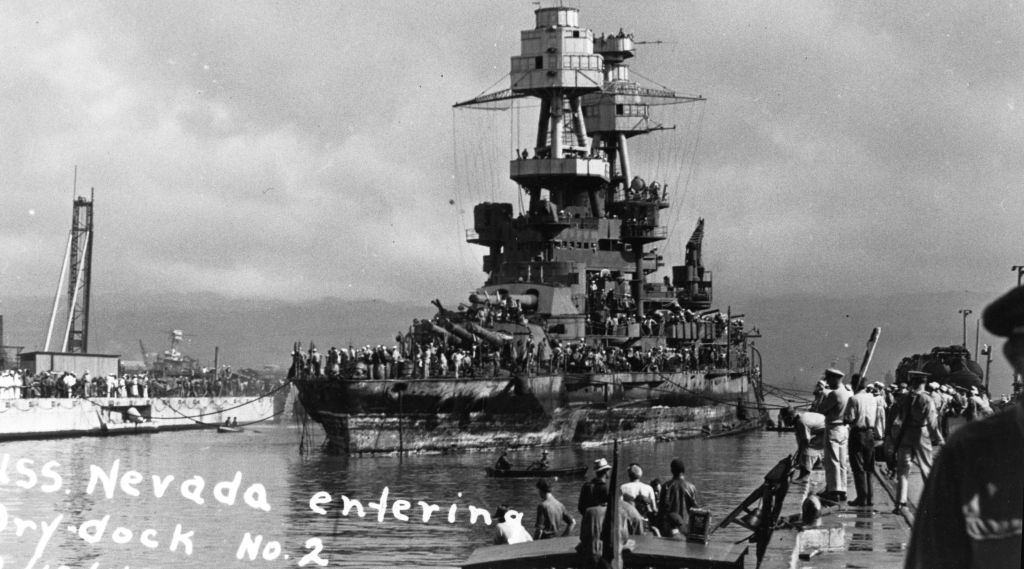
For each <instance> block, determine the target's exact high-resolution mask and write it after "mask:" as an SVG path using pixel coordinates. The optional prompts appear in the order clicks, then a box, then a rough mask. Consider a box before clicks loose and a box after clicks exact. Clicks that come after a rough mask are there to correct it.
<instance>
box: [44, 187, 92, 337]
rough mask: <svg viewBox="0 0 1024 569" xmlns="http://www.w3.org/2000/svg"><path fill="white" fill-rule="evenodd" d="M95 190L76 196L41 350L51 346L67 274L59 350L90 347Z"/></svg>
mask: <svg viewBox="0 0 1024 569" xmlns="http://www.w3.org/2000/svg"><path fill="white" fill-rule="evenodd" d="M94 195H95V190H93V191H92V192H91V193H90V196H89V198H85V197H81V196H80V197H78V198H76V199H75V201H74V208H73V211H72V214H71V232H70V233H69V235H68V245H67V250H66V251H65V254H64V264H63V266H62V267H61V271H60V279H59V281H58V283H57V293H56V294H55V295H54V299H53V310H52V312H51V313H50V326H49V328H48V329H47V332H46V344H45V346H46V347H45V349H44V351H49V350H50V339H51V338H52V336H53V326H54V324H55V322H56V320H57V312H58V308H59V307H60V296H61V291H62V289H63V288H64V280H65V277H66V278H67V283H68V284H67V289H66V295H67V325H66V326H65V329H64V341H63V343H62V345H61V350H60V351H62V352H71V353H79V354H82V353H87V352H88V351H89V301H90V285H91V282H92V243H93V237H94V235H93V209H92V206H93V201H94Z"/></svg>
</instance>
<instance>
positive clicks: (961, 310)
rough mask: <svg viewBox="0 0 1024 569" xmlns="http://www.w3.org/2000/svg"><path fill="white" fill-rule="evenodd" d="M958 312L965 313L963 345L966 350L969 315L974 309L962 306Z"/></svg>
mask: <svg viewBox="0 0 1024 569" xmlns="http://www.w3.org/2000/svg"><path fill="white" fill-rule="evenodd" d="M958 312H959V313H960V314H963V315H964V343H963V346H964V349H965V350H966V349H967V315H968V314H971V312H972V311H971V309H970V308H961V309H960V310H959V311H958Z"/></svg>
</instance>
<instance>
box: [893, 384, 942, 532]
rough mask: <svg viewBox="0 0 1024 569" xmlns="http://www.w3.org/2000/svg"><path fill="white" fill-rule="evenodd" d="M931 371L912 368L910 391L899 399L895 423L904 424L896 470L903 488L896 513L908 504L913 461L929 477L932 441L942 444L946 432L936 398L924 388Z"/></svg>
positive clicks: (901, 426)
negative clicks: (930, 395) (939, 417)
mask: <svg viewBox="0 0 1024 569" xmlns="http://www.w3.org/2000/svg"><path fill="white" fill-rule="evenodd" d="M929 377H930V375H929V374H928V373H927V372H923V371H908V372H907V378H908V380H909V381H910V392H909V393H907V394H906V395H905V396H903V398H902V399H900V400H899V402H898V403H897V406H898V407H899V409H898V410H897V414H896V416H897V417H898V420H897V421H896V422H895V423H894V424H893V426H894V427H895V426H896V424H897V423H898V424H899V425H900V427H899V430H898V432H896V433H894V435H895V437H896V449H897V451H896V473H897V475H898V477H899V486H898V488H899V490H898V498H897V502H896V508H895V509H894V510H893V512H894V513H897V514H898V513H900V511H901V510H902V509H903V508H904V507H905V506H906V505H907V485H908V483H909V478H910V462H911V461H914V462H916V463H917V466H918V468H920V469H921V478H922V479H924V480H925V481H927V480H928V473H929V472H931V469H932V443H933V442H934V443H936V444H942V433H940V432H939V420H938V415H936V413H935V404H934V403H933V402H932V398H931V397H929V396H928V394H927V393H925V391H924V384H925V382H926V381H928V378H929Z"/></svg>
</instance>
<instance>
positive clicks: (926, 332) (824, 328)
mask: <svg viewBox="0 0 1024 569" xmlns="http://www.w3.org/2000/svg"><path fill="white" fill-rule="evenodd" d="M716 292H720V291H716ZM998 294H999V292H956V293H948V294H939V293H929V294H894V295H890V296H885V297H864V298H846V299H833V298H827V297H824V296H813V295H791V296H785V297H776V298H765V297H747V298H744V297H732V298H730V299H729V301H730V302H731V306H732V310H733V312H734V313H743V314H744V320H745V322H746V325H747V328H748V329H750V328H752V327H754V328H757V329H759V330H760V331H761V334H762V336H763V337H762V338H758V339H756V340H754V345H755V346H756V348H757V350H758V351H759V352H760V353H761V355H762V357H763V360H764V371H765V381H766V382H768V383H771V384H775V385H782V386H787V387H797V388H800V389H807V390H810V389H811V388H812V387H813V384H814V382H815V380H816V379H817V378H818V377H819V376H820V375H821V371H822V370H823V369H824V368H826V367H837V368H839V369H841V370H843V371H848V370H849V368H850V358H851V357H852V358H854V360H855V362H856V363H855V366H857V367H859V365H860V359H861V357H862V356H863V354H864V348H865V344H866V342H867V339H868V337H869V335H870V333H871V328H872V327H874V326H880V327H881V328H882V334H881V338H880V340H879V343H878V347H877V350H876V352H875V357H874V359H873V361H872V364H871V368H870V370H869V374H870V375H871V376H873V377H876V378H878V379H882V378H883V377H884V375H885V372H887V371H891V370H893V369H895V367H896V364H897V363H899V360H900V358H901V357H903V356H905V355H910V354H913V353H919V352H926V351H929V350H931V348H932V347H934V346H939V345H944V346H948V345H951V344H959V343H961V341H962V336H963V331H962V325H963V320H962V317H961V315H960V314H958V313H957V311H958V310H959V309H961V308H969V309H971V310H973V311H974V312H973V314H971V315H970V316H969V317H968V320H967V346H968V349H970V350H971V352H972V353H973V352H974V338H975V323H976V321H977V318H978V316H979V315H980V314H981V311H982V310H983V309H984V307H985V306H986V305H987V304H988V303H989V302H991V301H992V300H993V299H994V298H995V297H996V296H998ZM720 296H721V295H720ZM442 300H443V301H444V302H445V305H446V306H451V307H455V306H456V305H457V304H458V302H459V300H460V299H458V298H456V299H448V300H446V301H445V300H444V299H442ZM51 302H52V297H51V298H45V297H22V298H10V297H5V298H0V314H3V316H4V332H5V335H6V337H5V338H4V340H5V343H6V344H8V345H20V346H25V348H26V350H38V349H42V346H43V335H44V334H45V333H46V326H47V320H48V318H49V313H50V303H51ZM720 308H722V309H723V310H724V309H725V308H726V307H725V306H720ZM434 313H435V309H434V308H433V307H432V306H430V304H429V299H427V298H424V300H423V303H422V304H412V303H393V302H385V301H378V300H360V301H346V300H339V299H330V298H325V299H322V300H318V301H312V302H286V301H281V300H266V299H256V298H251V299H239V298H226V297H221V296H218V295H215V294H212V293H200V294H142V293H129V294H123V295H113V294H102V295H95V296H94V298H93V306H92V311H91V315H90V318H91V320H92V329H91V330H90V351H91V352H97V353H115V354H121V356H122V358H123V359H126V360H141V359H142V355H141V353H140V348H139V340H142V342H143V344H144V345H145V347H146V350H147V351H148V352H156V351H162V350H166V349H168V348H169V346H170V344H169V341H170V340H169V334H170V331H171V330H172V329H180V330H183V331H184V332H185V334H186V341H185V343H184V344H183V345H182V346H181V350H182V351H183V352H184V353H186V354H188V355H191V356H192V357H195V358H198V359H199V360H200V361H202V362H203V365H208V366H209V365H212V364H213V353H214V346H219V347H220V361H221V362H222V363H228V364H230V365H232V366H234V367H236V368H240V367H253V368H262V367H264V366H280V367H282V368H284V367H287V365H288V363H289V352H290V351H291V347H292V343H293V342H296V341H301V342H302V344H303V346H304V347H308V346H309V342H310V341H313V342H315V343H316V345H317V347H318V348H320V350H321V351H326V350H327V349H328V348H330V347H331V346H338V347H341V346H347V345H350V344H351V345H353V346H362V345H367V344H371V345H377V344H387V345H391V344H393V343H394V338H395V335H396V334H397V333H398V332H399V331H402V332H404V331H406V330H408V327H409V325H410V324H411V323H412V320H413V319H414V318H427V317H430V316H432V315H433V314H434ZM980 343H982V344H984V343H991V344H994V345H995V349H994V350H993V355H992V391H993V393H994V394H996V395H999V394H1001V393H1008V392H1009V391H1010V381H1011V378H1010V369H1009V366H1008V365H1007V364H1006V363H1005V358H1004V357H1003V356H1002V352H1001V346H1002V342H1001V341H1000V340H999V339H995V338H991V337H989V336H988V335H987V334H986V333H985V331H984V330H982V331H981V338H980ZM981 364H982V366H983V367H984V364H985V362H984V356H982V357H981Z"/></svg>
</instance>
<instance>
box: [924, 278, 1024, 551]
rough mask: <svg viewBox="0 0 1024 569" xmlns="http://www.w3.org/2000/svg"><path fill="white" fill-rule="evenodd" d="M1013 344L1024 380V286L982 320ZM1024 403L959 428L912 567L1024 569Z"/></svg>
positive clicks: (1008, 347) (931, 490)
mask: <svg viewBox="0 0 1024 569" xmlns="http://www.w3.org/2000/svg"><path fill="white" fill-rule="evenodd" d="M982 321H983V322H984V324H985V328H986V329H987V330H988V331H989V332H990V333H992V334H993V335H995V336H1003V337H1006V338H1007V340H1006V344H1005V346H1004V347H1003V353H1004V354H1005V355H1006V358H1007V359H1008V360H1009V361H1010V365H1011V366H1013V369H1014V372H1016V373H1017V374H1022V373H1024V287H1018V288H1016V289H1013V290H1011V291H1010V292H1009V293H1007V294H1005V295H1003V296H1002V297H1000V298H999V299H998V300H996V301H995V302H993V303H992V304H990V305H989V306H988V308H986V309H985V312H984V313H983V314H982ZM1022 472H1024V399H1021V400H1020V401H1018V402H1017V404H1016V405H1012V406H1010V407H1009V408H1008V409H1006V410H1005V411H1003V412H1001V413H998V414H996V415H993V416H991V417H988V418H987V419H982V420H980V421H975V422H973V423H969V424H967V425H966V426H964V427H962V428H960V429H958V430H957V431H956V432H954V433H953V435H952V436H951V437H950V439H949V443H948V444H947V445H946V446H945V448H943V449H942V452H941V453H940V454H939V457H938V459H937V460H936V462H935V467H934V469H932V473H931V477H930V478H929V479H928V481H927V483H926V484H925V487H924V492H923V493H922V495H921V502H920V505H919V507H918V509H917V515H915V516H914V531H913V533H912V534H911V536H910V547H909V549H908V551H907V558H906V565H905V566H906V567H907V568H908V569H917V568H926V567H927V568H928V569H946V568H950V569H952V568H954V567H957V568H959V567H972V568H974V567H994V568H1004V567H1013V568H1017V567H1020V560H1021V526H1022V518H1024V476H1022V475H1021V473H1022Z"/></svg>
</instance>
